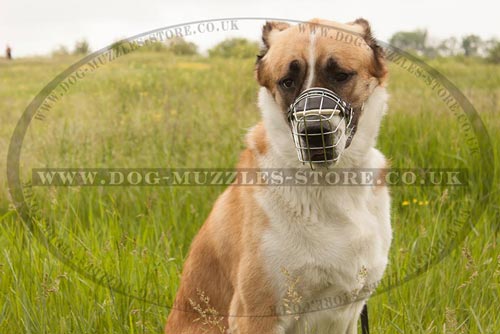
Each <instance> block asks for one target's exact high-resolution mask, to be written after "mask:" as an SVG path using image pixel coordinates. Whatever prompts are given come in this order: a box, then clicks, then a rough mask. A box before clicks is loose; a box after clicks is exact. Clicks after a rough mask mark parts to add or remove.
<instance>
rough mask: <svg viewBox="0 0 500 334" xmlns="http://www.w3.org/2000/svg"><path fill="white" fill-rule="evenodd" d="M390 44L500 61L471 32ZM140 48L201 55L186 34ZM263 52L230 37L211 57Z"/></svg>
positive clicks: (428, 53) (432, 54)
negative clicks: (186, 37) (437, 38)
mask: <svg viewBox="0 0 500 334" xmlns="http://www.w3.org/2000/svg"><path fill="white" fill-rule="evenodd" d="M120 44H121V42H116V43H114V44H113V45H112V46H111V48H115V47H119V46H120ZM389 44H390V45H392V46H395V47H397V48H399V49H401V50H404V51H406V52H410V53H413V54H416V55H418V56H423V57H427V58H436V57H481V58H484V59H486V60H488V61H489V62H492V63H497V64H498V63H500V41H498V40H497V39H489V40H483V39H482V38H481V37H480V36H478V35H474V34H469V35H465V36H462V37H461V38H457V37H449V38H446V39H443V40H433V39H431V38H430V37H429V34H428V32H427V30H422V29H417V30H413V31H399V32H396V33H395V34H393V35H392V36H391V38H390V39H389ZM90 51H91V50H90V46H89V43H88V42H87V41H86V40H84V39H83V40H79V41H77V42H76V43H75V46H74V49H73V51H69V50H68V49H67V48H66V47H64V46H61V47H59V48H58V49H56V50H54V51H53V53H52V55H53V56H60V55H69V54H76V55H85V54H88V53H89V52H90ZM139 51H150V52H151V51H152V52H169V53H172V54H175V55H185V56H193V55H199V49H198V46H197V45H196V44H195V43H193V42H188V41H186V40H185V39H183V38H182V37H175V38H172V39H171V40H169V41H168V42H166V43H160V42H158V43H152V44H149V45H146V46H143V47H141V48H140V49H139ZM258 53H259V43H258V42H256V41H251V40H248V39H246V38H229V39H226V40H224V41H222V42H220V43H218V44H217V45H215V46H214V47H212V48H211V49H209V50H208V56H209V57H221V58H253V57H255V56H256V55H257V54H258Z"/></svg>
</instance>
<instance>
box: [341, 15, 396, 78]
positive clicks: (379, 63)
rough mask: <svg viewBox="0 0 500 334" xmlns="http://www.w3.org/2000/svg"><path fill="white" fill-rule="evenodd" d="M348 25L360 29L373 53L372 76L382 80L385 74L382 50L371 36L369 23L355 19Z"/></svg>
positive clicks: (385, 68)
mask: <svg viewBox="0 0 500 334" xmlns="http://www.w3.org/2000/svg"><path fill="white" fill-rule="evenodd" d="M350 24H353V25H357V26H359V27H360V28H361V31H362V35H363V38H364V40H365V42H366V44H367V45H368V46H369V47H370V49H372V51H373V68H372V70H371V72H372V75H373V76H375V77H376V78H382V77H384V76H385V75H386V74H387V66H386V64H385V53H384V49H383V48H382V47H381V46H380V45H379V44H378V43H377V40H376V39H375V38H374V37H373V35H372V30H371V27H370V23H368V21H367V20H365V19H363V18H359V19H356V20H355V21H354V22H351V23H350Z"/></svg>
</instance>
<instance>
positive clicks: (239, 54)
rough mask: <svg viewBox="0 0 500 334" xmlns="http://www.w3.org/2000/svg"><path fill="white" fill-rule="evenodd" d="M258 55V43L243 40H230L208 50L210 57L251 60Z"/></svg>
mask: <svg viewBox="0 0 500 334" xmlns="http://www.w3.org/2000/svg"><path fill="white" fill-rule="evenodd" d="M258 53H259V43H257V42H254V41H249V40H248V39H245V38H230V39H226V40H225V41H222V42H220V43H219V44H217V45H216V46H214V47H213V48H212V49H210V50H208V55H209V56H210V57H221V58H252V57H255V56H256V55H257V54H258Z"/></svg>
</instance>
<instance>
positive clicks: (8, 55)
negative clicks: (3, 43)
mask: <svg viewBox="0 0 500 334" xmlns="http://www.w3.org/2000/svg"><path fill="white" fill-rule="evenodd" d="M5 57H6V58H7V59H12V49H11V48H10V46H8V45H7V48H6V49H5Z"/></svg>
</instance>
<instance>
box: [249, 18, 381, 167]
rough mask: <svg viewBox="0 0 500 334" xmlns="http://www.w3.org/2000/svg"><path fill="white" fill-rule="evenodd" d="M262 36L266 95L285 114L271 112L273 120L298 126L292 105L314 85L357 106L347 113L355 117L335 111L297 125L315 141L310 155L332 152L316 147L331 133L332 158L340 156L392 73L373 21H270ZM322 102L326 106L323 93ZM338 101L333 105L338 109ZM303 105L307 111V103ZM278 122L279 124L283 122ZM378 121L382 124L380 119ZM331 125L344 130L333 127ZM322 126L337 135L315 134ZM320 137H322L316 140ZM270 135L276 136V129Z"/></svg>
mask: <svg viewBox="0 0 500 334" xmlns="http://www.w3.org/2000/svg"><path fill="white" fill-rule="evenodd" d="M262 41H263V49H262V51H261V54H260V55H259V56H258V58H257V63H256V78H257V81H258V82H259V84H260V85H261V86H262V87H263V88H262V89H263V90H264V91H265V94H266V95H267V96H266V98H267V99H268V100H269V99H271V100H272V103H273V105H274V107H273V108H271V109H273V112H274V113H279V114H280V116H279V117H276V115H273V116H272V117H271V118H272V119H273V122H275V123H276V122H282V123H283V124H287V125H288V128H289V129H290V128H291V127H293V125H292V124H291V121H290V119H291V117H290V106H291V105H293V104H294V103H295V104H296V105H297V101H298V100H297V98H299V96H300V95H301V94H302V93H303V92H304V91H306V90H308V89H310V88H321V89H326V90H327V91H329V92H332V93H334V96H335V97H338V98H340V101H341V102H345V103H347V105H349V108H352V112H351V113H350V114H349V115H347V116H349V117H350V118H349V117H347V118H346V117H345V116H346V115H333V117H329V118H328V122H321V121H319V122H318V121H317V122H307V123H304V124H299V126H297V129H296V130H297V131H299V132H300V131H303V132H304V133H307V135H308V136H309V137H308V139H307V138H306V137H301V138H299V139H300V140H304V141H305V140H306V139H307V141H308V142H307V145H308V148H309V146H312V147H311V150H309V155H310V156H308V157H306V160H309V161H312V162H314V161H315V160H319V161H322V160H324V159H326V158H327V152H326V151H325V150H323V151H321V152H322V153H321V154H319V155H318V154H313V153H310V152H314V151H313V150H314V149H315V147H314V146H316V145H317V146H322V145H323V146H324V145H325V138H326V139H327V140H331V141H332V143H335V146H334V147H333V149H332V151H331V152H330V151H329V152H328V154H329V155H332V156H328V158H335V157H338V156H339V155H340V153H341V152H342V151H343V150H344V149H345V148H346V147H348V146H349V144H350V141H351V139H353V138H352V136H353V134H354V133H355V131H356V129H357V128H358V121H359V119H360V117H361V115H362V113H363V112H370V111H369V110H365V108H363V106H364V104H365V103H366V102H367V100H368V99H369V97H370V96H371V95H372V93H373V92H374V90H375V89H376V88H377V87H379V86H383V85H384V82H385V81H386V78H387V68H386V64H385V60H384V54H383V49H382V48H381V47H380V46H379V45H378V44H377V43H376V41H375V39H374V38H373V37H372V34H371V30H370V25H369V24H368V22H367V21H366V20H364V19H358V20H356V21H354V22H352V23H347V24H339V23H335V22H330V21H324V20H318V19H315V20H312V21H310V22H308V23H306V24H298V25H294V26H292V25H289V24H288V23H284V22H267V23H266V24H265V25H264V27H263V31H262ZM261 98H262V97H261ZM310 101H311V102H310V103H309V106H311V107H312V105H313V103H314V99H311V100H310ZM317 101H319V100H317ZM325 101H327V100H325ZM261 102H262V101H261ZM318 103H321V105H322V107H323V108H325V104H324V103H325V102H324V101H323V99H321V102H318ZM331 103H332V104H335V103H334V102H331ZM316 107H317V106H316ZM335 107H336V106H332V108H333V109H334V108H335ZM302 111H305V110H304V107H303V106H302ZM316 111H317V108H316ZM264 112H270V111H264ZM265 116H266V115H265ZM341 116H344V117H343V118H342V117H341ZM320 117H321V116H320ZM268 118H269V115H268ZM348 122H351V123H349V124H348ZM283 124H281V125H283ZM349 125H350V127H349ZM273 126H274V127H279V125H277V124H274V125H273ZM373 126H374V127H376V128H377V129H378V127H379V124H373ZM331 129H339V131H337V132H333V131H330V130H331ZM320 131H321V134H323V133H324V132H325V131H326V132H329V133H331V136H333V137H335V138H327V137H325V136H319V137H313V136H312V135H315V134H318V135H319V134H320ZM299 135H300V134H299ZM290 137H291V136H290ZM337 137H338V138H337ZM315 138H316V139H318V138H321V140H319V139H318V140H316V141H315ZM270 140H271V141H272V140H273V135H272V134H271V136H270ZM299 145H300V143H299ZM299 151H300V150H299ZM299 158H300V152H299ZM327 160H328V159H327ZM329 160H336V159H329Z"/></svg>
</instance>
